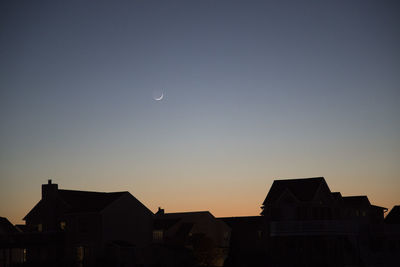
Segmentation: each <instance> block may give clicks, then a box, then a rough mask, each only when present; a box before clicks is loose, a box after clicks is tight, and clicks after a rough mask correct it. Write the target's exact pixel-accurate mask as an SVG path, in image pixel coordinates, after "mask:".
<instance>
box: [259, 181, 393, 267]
mask: <svg viewBox="0 0 400 267" xmlns="http://www.w3.org/2000/svg"><path fill="white" fill-rule="evenodd" d="M386 210H387V209H386V208H383V207H379V206H374V205H371V203H370V202H369V200H368V198H367V197H366V196H352V197H342V196H341V194H340V193H339V192H333V193H332V192H331V191H330V189H329V187H328V185H327V183H326V181H325V179H324V178H323V177H317V178H305V179H287V180H275V181H274V182H273V184H272V186H271V189H270V191H269V192H268V194H267V196H266V198H265V200H264V202H263V206H262V212H261V214H262V215H263V216H264V217H265V218H266V221H267V222H268V223H269V226H270V227H269V228H270V236H269V238H268V241H267V244H268V245H267V251H268V252H269V253H268V256H269V257H270V259H269V260H270V263H271V264H272V265H273V266H294V265H295V266H313V265H321V266H322V265H324V266H346V265H357V266H358V265H362V264H367V263H368V264H375V265H376V266H379V265H381V264H383V262H384V259H383V258H382V253H381V252H382V249H383V247H382V244H383V242H384V235H383V218H384V211H386Z"/></svg>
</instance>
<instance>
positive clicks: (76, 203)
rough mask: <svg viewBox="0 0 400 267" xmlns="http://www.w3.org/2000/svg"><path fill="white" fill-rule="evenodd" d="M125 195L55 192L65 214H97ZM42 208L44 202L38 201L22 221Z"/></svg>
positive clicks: (115, 193)
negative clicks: (64, 209) (63, 207)
mask: <svg viewBox="0 0 400 267" xmlns="http://www.w3.org/2000/svg"><path fill="white" fill-rule="evenodd" d="M127 193H129V192H127V191H124V192H112V193H106V192H91V191H77V190H63V189H59V190H58V191H57V200H59V201H61V203H63V204H64V205H65V207H66V213H85V212H99V211H102V210H103V209H104V208H105V207H107V206H108V205H109V204H111V203H112V202H114V201H115V200H117V199H118V198H120V197H121V196H122V195H124V194H127ZM43 206H44V202H43V200H40V201H39V202H38V203H37V204H36V205H35V207H33V209H32V210H31V211H30V212H29V213H28V214H27V215H26V216H25V217H24V220H26V219H27V218H28V217H30V216H32V215H33V214H36V213H37V212H39V211H40V210H41V209H42V208H44V207H43Z"/></svg>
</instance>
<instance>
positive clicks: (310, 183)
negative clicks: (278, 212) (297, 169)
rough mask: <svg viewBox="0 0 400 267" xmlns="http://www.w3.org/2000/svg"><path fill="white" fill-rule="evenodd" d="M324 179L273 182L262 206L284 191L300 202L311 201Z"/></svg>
mask: <svg viewBox="0 0 400 267" xmlns="http://www.w3.org/2000/svg"><path fill="white" fill-rule="evenodd" d="M322 183H325V184H326V182H325V179H324V177H313V178H299V179H285V180H274V182H273V183H272V186H271V189H270V190H269V192H268V194H267V197H266V198H265V200H264V202H263V205H266V204H268V203H272V202H274V201H276V200H277V199H278V198H279V197H280V196H281V195H282V193H283V192H284V191H285V190H289V191H290V192H291V193H292V194H293V195H294V196H295V197H296V198H297V199H298V200H300V201H311V200H313V198H314V196H315V194H316V192H317V190H318V188H319V186H320V185H321V184H322Z"/></svg>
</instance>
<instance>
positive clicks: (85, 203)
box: [58, 190, 128, 213]
mask: <svg viewBox="0 0 400 267" xmlns="http://www.w3.org/2000/svg"><path fill="white" fill-rule="evenodd" d="M126 193H128V192H127V191H124V192H112V193H104V192H90V191H76V190H58V195H59V197H60V198H61V199H62V200H63V201H64V202H65V203H66V204H67V205H68V206H69V209H68V213H79V212H96V211H101V210H103V209H104V208H105V207H107V206H108V205H109V204H111V203H112V202H114V201H115V200H117V199H118V198H120V197H121V196H122V195H124V194H126Z"/></svg>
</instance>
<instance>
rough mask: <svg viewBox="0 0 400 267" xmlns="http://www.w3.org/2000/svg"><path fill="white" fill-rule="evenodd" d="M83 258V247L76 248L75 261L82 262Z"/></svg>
mask: <svg viewBox="0 0 400 267" xmlns="http://www.w3.org/2000/svg"><path fill="white" fill-rule="evenodd" d="M84 257H85V248H84V247H83V246H78V247H76V260H77V261H78V262H82V261H83V258H84Z"/></svg>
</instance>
